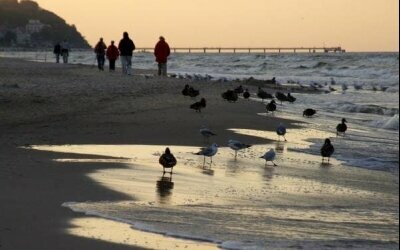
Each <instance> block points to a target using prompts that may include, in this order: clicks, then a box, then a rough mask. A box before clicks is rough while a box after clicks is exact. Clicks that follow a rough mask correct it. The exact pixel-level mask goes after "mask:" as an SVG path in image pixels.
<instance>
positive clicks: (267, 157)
mask: <svg viewBox="0 0 400 250" xmlns="http://www.w3.org/2000/svg"><path fill="white" fill-rule="evenodd" d="M275 157H276V153H275V151H274V150H273V149H272V148H271V149H270V150H269V151H268V152H266V153H265V154H264V155H263V156H261V157H260V158H263V159H264V160H265V165H267V164H268V162H269V161H270V162H272V163H273V164H274V166H278V165H276V164H275V163H274V160H275Z"/></svg>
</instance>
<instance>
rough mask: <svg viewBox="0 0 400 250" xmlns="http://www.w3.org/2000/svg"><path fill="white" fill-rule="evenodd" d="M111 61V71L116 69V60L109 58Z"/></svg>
mask: <svg viewBox="0 0 400 250" xmlns="http://www.w3.org/2000/svg"><path fill="white" fill-rule="evenodd" d="M109 62H110V71H114V70H115V60H109Z"/></svg>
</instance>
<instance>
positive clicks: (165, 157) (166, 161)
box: [158, 148, 176, 174]
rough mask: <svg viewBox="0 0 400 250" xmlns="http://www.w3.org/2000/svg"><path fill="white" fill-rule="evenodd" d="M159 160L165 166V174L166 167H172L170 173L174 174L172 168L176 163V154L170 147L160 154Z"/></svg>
mask: <svg viewBox="0 0 400 250" xmlns="http://www.w3.org/2000/svg"><path fill="white" fill-rule="evenodd" d="M158 162H159V163H160V164H161V166H162V167H163V171H164V172H163V173H164V174H165V169H166V168H170V169H171V172H170V174H172V169H173V168H174V166H175V165H176V159H175V157H174V155H173V154H171V151H170V150H169V148H166V149H165V153H164V154H162V155H161V156H160V159H159V160H158Z"/></svg>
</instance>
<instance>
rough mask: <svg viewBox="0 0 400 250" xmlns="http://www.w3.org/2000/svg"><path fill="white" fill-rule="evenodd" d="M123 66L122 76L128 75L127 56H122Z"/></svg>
mask: <svg viewBox="0 0 400 250" xmlns="http://www.w3.org/2000/svg"><path fill="white" fill-rule="evenodd" d="M121 66H122V74H126V73H127V68H126V67H127V60H126V56H121Z"/></svg>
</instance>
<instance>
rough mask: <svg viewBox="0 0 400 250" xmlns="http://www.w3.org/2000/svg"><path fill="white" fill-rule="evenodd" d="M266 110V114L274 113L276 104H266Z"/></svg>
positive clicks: (273, 101) (272, 102) (273, 102)
mask: <svg viewBox="0 0 400 250" xmlns="http://www.w3.org/2000/svg"><path fill="white" fill-rule="evenodd" d="M266 109H267V113H268V112H272V113H273V112H274V111H276V102H275V100H272V101H271V102H270V103H268V104H267V106H266Z"/></svg>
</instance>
